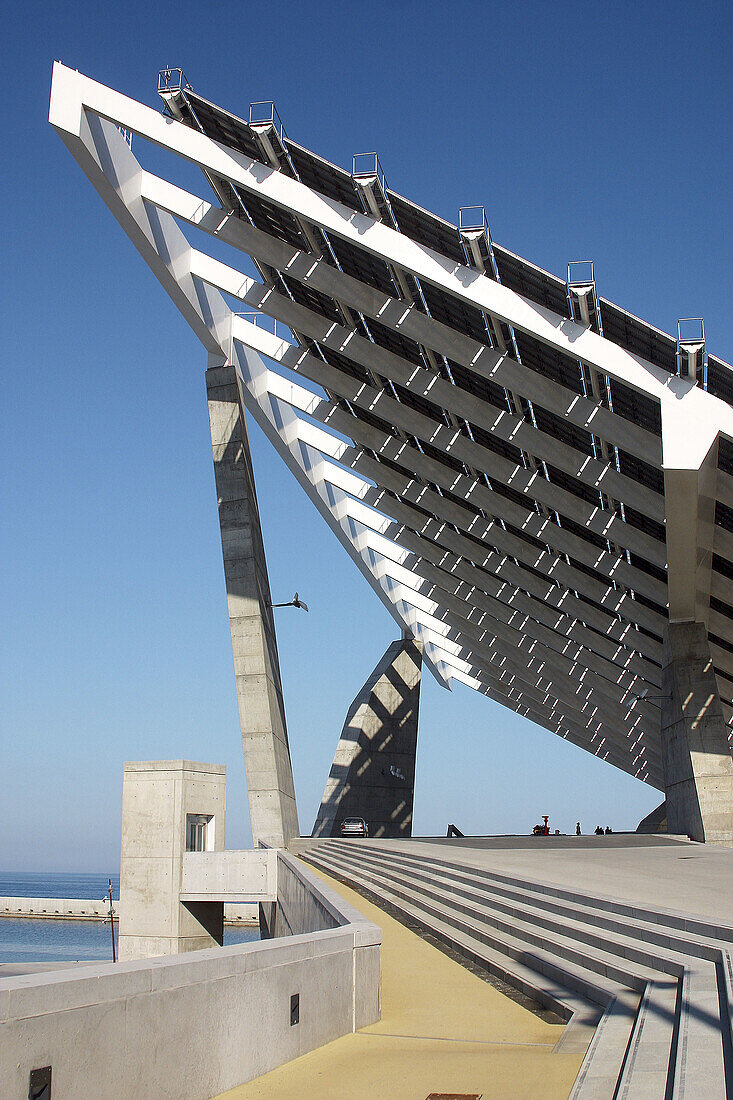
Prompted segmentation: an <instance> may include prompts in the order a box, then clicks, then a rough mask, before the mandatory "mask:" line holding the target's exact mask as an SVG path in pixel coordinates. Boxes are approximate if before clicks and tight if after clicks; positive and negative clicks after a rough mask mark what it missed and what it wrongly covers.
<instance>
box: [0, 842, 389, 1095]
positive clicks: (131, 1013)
mask: <svg viewBox="0 0 733 1100" xmlns="http://www.w3.org/2000/svg"><path fill="white" fill-rule="evenodd" d="M277 870H278V875H279V876H280V875H282V876H283V881H284V882H289V883H290V887H293V886H294V885H295V883H296V882H297V888H296V893H299V894H300V899H299V901H298V902H297V904H296V907H295V910H293V911H297V914H298V916H297V918H294V919H296V923H299V924H300V925H301V926H302V928H303V934H301V935H296V936H289V937H287V938H285V939H277V940H271V941H266V942H261V943H248V944H240V945H238V946H236V947H230V948H216V949H208V950H203V951H198V952H195V953H189V954H185V955H177V956H172V957H161V958H155V959H144V960H136V961H133V962H122V963H118V964H116V965H114V964H111V963H103V964H87V965H85V966H84V967H81V968H77V969H71V970H69V969H66V970H58V971H55V972H52V973H35V974H23V975H21V976H15V977H10V978H0V1081H2V1094H3V1096H5V1095H7V1096H8V1097H11V1096H13V1097H14V1096H25V1095H27V1091H28V1079H29V1073H30V1071H31V1069H33V1068H36V1067H39V1066H47V1065H48V1066H51V1067H52V1071H53V1096H54V1100H78V1098H79V1097H87V1096H88V1097H94V1098H95V1100H139V1098H140V1097H142V1096H175V1097H176V1100H201V1098H202V1097H207V1096H214V1095H216V1094H218V1093H220V1092H224V1091H225V1090H227V1089H230V1088H233V1087H235V1086H236V1085H238V1084H242V1083H244V1082H246V1081H249V1080H251V1079H252V1078H253V1077H258V1076H260V1075H261V1074H263V1073H267V1072H268V1070H271V1069H273V1068H275V1067H276V1066H278V1065H281V1064H282V1063H283V1062H287V1061H290V1060H291V1059H293V1058H297V1057H299V1056H300V1055H302V1054H305V1053H307V1052H308V1051H310V1050H313V1049H314V1048H316V1047H318V1046H321V1045H323V1044H324V1043H328V1042H330V1041H331V1040H332V1039H335V1038H338V1037H339V1036H341V1035H345V1034H347V1033H349V1032H351V1031H353V1030H355V1029H356V1028H359V1027H363V1026H366V1025H367V1024H371V1023H375V1022H376V1021H377V1020H378V1019H379V1002H380V996H379V982H380V945H381V931H380V929H379V928H378V927H377V926H376V925H374V924H372V923H371V922H370V921H368V920H366V919H364V918H363V917H362V916H361V914H359V913H358V912H357V911H356V910H355V909H353V907H352V906H350V905H348V904H347V903H346V902H344V901H343V900H342V899H340V898H339V897H338V895H336V894H335V893H333V891H331V890H330V889H329V888H328V887H327V886H326V885H325V884H324V883H323V882H321V881H320V880H319V879H318V878H317V877H316V876H315V875H314V874H313V872H312V871H310V870H309V869H308V868H305V867H303V866H302V865H300V864H299V863H298V862H297V861H296V860H294V859H293V858H292V857H291V856H288V855H287V854H286V853H278V859H277ZM290 887H289V889H290ZM309 894H312V895H313V904H311V902H310V901H309V899H308V895H309ZM291 896H293V893H292V890H291ZM326 920H328V921H329V922H333V926H332V927H324V921H326ZM311 921H312V922H313V923H312V924H310V923H309V922H311ZM294 998H297V1012H295V1013H294V1012H293V1006H294V1004H295V1001H294Z"/></svg>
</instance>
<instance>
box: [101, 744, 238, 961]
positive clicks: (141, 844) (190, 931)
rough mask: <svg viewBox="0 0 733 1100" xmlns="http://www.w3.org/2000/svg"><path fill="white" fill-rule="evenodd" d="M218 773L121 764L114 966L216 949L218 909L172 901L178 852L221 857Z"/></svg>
mask: <svg viewBox="0 0 733 1100" xmlns="http://www.w3.org/2000/svg"><path fill="white" fill-rule="evenodd" d="M225 807H226V768H225V767H223V766H222V765H220V764H196V763H192V762H191V761H190V760H154V761H147V762H142V763H140V762H137V763H127V764H125V767H124V779H123V784H122V859H121V867H120V898H121V901H122V905H121V914H120V941H119V942H120V959H121V960H125V959H141V958H147V957H148V956H151V955H174V954H177V953H178V952H181V951H196V950H199V949H200V948H204V947H214V946H216V945H217V944H221V942H222V926H223V904H222V903H218V904H217V903H210V902H207V903H196V902H189V903H188V904H187V905H184V904H182V903H181V901H180V893H181V880H182V876H183V857H184V854H185V852H186V851H217V852H218V851H222V850H223V848H224V815H225Z"/></svg>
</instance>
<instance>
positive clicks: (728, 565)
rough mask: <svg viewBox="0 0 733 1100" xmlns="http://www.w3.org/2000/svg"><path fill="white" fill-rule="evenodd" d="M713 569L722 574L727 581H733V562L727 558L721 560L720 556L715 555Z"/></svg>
mask: <svg viewBox="0 0 733 1100" xmlns="http://www.w3.org/2000/svg"><path fill="white" fill-rule="evenodd" d="M713 569H714V570H715V571H716V572H717V573H720V574H722V576H724V577H725V578H726V579H727V580H729V581H733V562H729V561H728V559H727V558H721V557H720V555H719V554H713Z"/></svg>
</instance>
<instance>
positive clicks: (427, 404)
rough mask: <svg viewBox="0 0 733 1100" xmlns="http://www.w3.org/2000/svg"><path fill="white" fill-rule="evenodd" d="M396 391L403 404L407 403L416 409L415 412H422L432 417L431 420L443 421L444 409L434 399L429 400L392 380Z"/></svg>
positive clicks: (409, 406) (410, 407)
mask: <svg viewBox="0 0 733 1100" xmlns="http://www.w3.org/2000/svg"><path fill="white" fill-rule="evenodd" d="M392 386H393V387H394V391H395V393H396V394H397V397H398V399H399V401H400V402H401V403H402V404H403V405H407V407H408V408H409V409H414V410H415V412H419V413H421V414H422V415H423V416H428V417H430V419H431V420H437V421H438V422H439V423H443V422H444V419H443V409H442V408H441V406H440V405H436V404H435V402H434V401H429V400H427V399H426V398H425V397H421V395H420V394H418V393H413V391H412V390H408V389H405V387H404V386H400V385H399V384H398V383H397V382H392Z"/></svg>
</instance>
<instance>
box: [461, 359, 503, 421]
mask: <svg viewBox="0 0 733 1100" xmlns="http://www.w3.org/2000/svg"><path fill="white" fill-rule="evenodd" d="M448 365H449V367H450V371H451V374H452V375H453V379H454V381H455V384H456V386H458V387H460V388H461V389H462V390H466V392H467V393H470V394H471V396H472V397H478V398H479V400H481V401H486V402H487V403H488V404H489V405H494V406H496V408H497V409H501V411H502V412H507V402H506V394H505V393H504V388H503V387H502V386H499V385H497V384H496V382H494V381H493V380H492V379H491V378H482V377H481V376H480V375H478V374H474V372H473V371H472V370H469V369H468V368H467V367H462V366H459V364H458V363H454V362H453V360H452V359H449V360H448Z"/></svg>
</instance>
